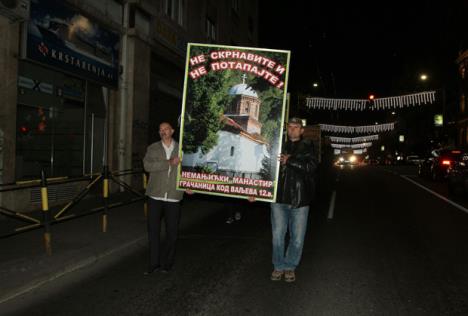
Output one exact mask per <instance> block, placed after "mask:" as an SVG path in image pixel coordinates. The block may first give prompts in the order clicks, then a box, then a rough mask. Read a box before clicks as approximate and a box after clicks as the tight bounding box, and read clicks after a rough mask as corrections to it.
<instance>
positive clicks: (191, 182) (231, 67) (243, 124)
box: [177, 43, 290, 202]
mask: <svg viewBox="0 0 468 316" xmlns="http://www.w3.org/2000/svg"><path fill="white" fill-rule="evenodd" d="M289 58H290V52H289V51H281V50H270V49H258V48H247V47H232V46H221V45H205V44H192V43H189V44H188V48H187V64H186V74H185V84H184V97H183V109H182V117H181V132H180V141H179V143H180V150H181V152H182V153H183V157H182V163H181V165H180V167H179V174H178V181H177V183H178V189H180V190H185V189H191V190H192V191H195V192H201V193H206V194H214V195H225V196H231V197H237V198H248V197H249V196H253V197H255V198H256V199H257V200H260V201H268V202H273V201H275V197H276V186H277V179H278V173H279V163H278V160H277V158H278V155H279V153H280V152H281V138H282V130H283V122H284V114H285V104H286V88H287V81H288V68H289Z"/></svg>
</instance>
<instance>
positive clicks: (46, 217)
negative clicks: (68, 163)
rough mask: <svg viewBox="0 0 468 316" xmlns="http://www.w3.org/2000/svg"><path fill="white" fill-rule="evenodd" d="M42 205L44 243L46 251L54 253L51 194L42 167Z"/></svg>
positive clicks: (49, 253)
mask: <svg viewBox="0 0 468 316" xmlns="http://www.w3.org/2000/svg"><path fill="white" fill-rule="evenodd" d="M41 202H42V204H41V206H42V219H43V223H44V245H45V250H46V253H47V254H48V255H49V256H50V255H51V254H52V246H51V235H50V212H49V196H48V194H47V180H46V177H45V172H44V169H41Z"/></svg>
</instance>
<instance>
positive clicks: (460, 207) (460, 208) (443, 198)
mask: <svg viewBox="0 0 468 316" xmlns="http://www.w3.org/2000/svg"><path fill="white" fill-rule="evenodd" d="M401 177H402V178H403V179H405V180H408V181H409V182H411V183H413V184H415V185H417V186H418V187H420V188H421V189H424V190H426V191H427V192H429V193H431V194H432V195H434V196H436V197H438V198H439V199H441V200H443V201H445V202H447V203H448V204H450V205H452V206H454V207H456V208H457V209H459V210H461V211H463V212H465V213H467V214H468V209H467V208H465V207H463V206H461V205H460V204H458V203H455V202H454V201H452V200H449V199H447V198H446V197H445V196H443V195H440V194H439V193H437V192H434V191H432V190H431V189H428V188H426V187H425V186H423V185H422V184H419V183H418V182H416V181H414V180H412V179H410V178H408V177H407V176H401Z"/></svg>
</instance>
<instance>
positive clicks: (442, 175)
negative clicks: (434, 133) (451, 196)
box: [418, 149, 464, 180]
mask: <svg viewBox="0 0 468 316" xmlns="http://www.w3.org/2000/svg"><path fill="white" fill-rule="evenodd" d="M463 155H464V152H463V151H461V150H459V149H436V150H433V151H432V152H431V155H430V156H429V157H427V158H425V159H424V160H423V161H422V162H421V163H420V164H419V168H418V175H419V176H420V177H429V178H431V179H432V180H443V179H446V178H447V175H448V170H449V168H450V167H451V166H453V165H454V164H455V163H456V162H458V161H460V159H461V158H462V156H463Z"/></svg>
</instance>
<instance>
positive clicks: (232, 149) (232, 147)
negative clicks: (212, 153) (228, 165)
mask: <svg viewBox="0 0 468 316" xmlns="http://www.w3.org/2000/svg"><path fill="white" fill-rule="evenodd" d="M232 156H234V146H231V157H232Z"/></svg>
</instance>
